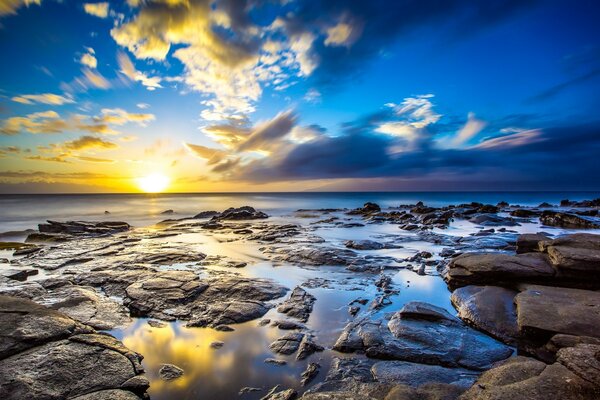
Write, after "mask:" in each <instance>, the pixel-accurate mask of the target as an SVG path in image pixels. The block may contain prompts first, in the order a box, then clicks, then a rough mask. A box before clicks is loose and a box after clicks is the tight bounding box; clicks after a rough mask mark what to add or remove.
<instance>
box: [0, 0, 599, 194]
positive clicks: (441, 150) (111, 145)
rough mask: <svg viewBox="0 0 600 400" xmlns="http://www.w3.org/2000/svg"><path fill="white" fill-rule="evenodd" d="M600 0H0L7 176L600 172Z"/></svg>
mask: <svg viewBox="0 0 600 400" xmlns="http://www.w3.org/2000/svg"><path fill="white" fill-rule="evenodd" d="M599 20H600V2H598V1H596V0H577V1H572V0H571V1H559V0H546V1H533V0H531V1H530V0H503V1H499V0H480V1H478V0H456V1H447V0H421V1H416V0H398V1H388V0H369V1H363V0H327V1H316V0H312V1H308V0H146V1H144V0H123V1H110V2H90V3H86V2H84V1H74V0H62V1H60V0H0V54H1V55H2V57H1V59H0V193H85V192H94V193H95V192H144V191H146V192H148V191H169V192H221V191H233V192H239V191H242V192H243V191H251V192H262V191H265V192H267V191H371V190H372V191H451V190H457V191H458V190H469V191H477V190H486V191H487V190H491V191H504V190H527V191H534V190H593V191H596V190H600V173H599V171H600V161H599V159H600V113H599V111H598V110H599V109H600V24H599V23H598V21H599Z"/></svg>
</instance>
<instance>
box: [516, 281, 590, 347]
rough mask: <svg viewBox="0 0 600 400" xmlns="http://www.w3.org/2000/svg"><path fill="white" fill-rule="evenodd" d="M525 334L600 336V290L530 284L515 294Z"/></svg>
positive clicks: (521, 328)
mask: <svg viewBox="0 0 600 400" xmlns="http://www.w3.org/2000/svg"><path fill="white" fill-rule="evenodd" d="M515 303H516V305H517V323H518V325H519V330H520V331H521V333H522V334H525V335H527V336H529V337H532V338H536V337H540V339H542V340H547V339H548V338H549V336H551V335H553V334H556V333H564V334H570V335H577V336H591V337H600V329H599V327H600V292H597V291H591V290H581V289H570V288H558V287H551V286H539V285H527V286H524V290H523V291H522V292H521V293H519V294H518V295H517V296H516V297H515Z"/></svg>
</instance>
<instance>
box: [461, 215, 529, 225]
mask: <svg viewBox="0 0 600 400" xmlns="http://www.w3.org/2000/svg"><path fill="white" fill-rule="evenodd" d="M469 221H470V222H472V223H474V224H477V225H481V226H517V225H519V223H517V222H515V221H514V220H513V219H512V218H506V217H501V216H499V215H494V214H477V215H473V216H471V217H470V218H469Z"/></svg>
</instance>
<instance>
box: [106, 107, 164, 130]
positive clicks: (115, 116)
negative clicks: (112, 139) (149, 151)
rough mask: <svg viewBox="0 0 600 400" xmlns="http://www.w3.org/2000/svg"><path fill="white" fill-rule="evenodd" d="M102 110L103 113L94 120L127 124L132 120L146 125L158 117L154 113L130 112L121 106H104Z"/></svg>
mask: <svg viewBox="0 0 600 400" xmlns="http://www.w3.org/2000/svg"><path fill="white" fill-rule="evenodd" d="M101 112H102V115H100V116H97V117H94V121H96V122H99V123H103V124H113V125H125V124H126V123H129V122H132V123H135V124H137V125H139V126H143V127H145V126H147V125H148V122H151V121H154V120H155V119H156V117H155V116H154V114H147V113H146V114H144V113H130V112H127V111H125V110H123V109H121V108H103V109H102V110H101Z"/></svg>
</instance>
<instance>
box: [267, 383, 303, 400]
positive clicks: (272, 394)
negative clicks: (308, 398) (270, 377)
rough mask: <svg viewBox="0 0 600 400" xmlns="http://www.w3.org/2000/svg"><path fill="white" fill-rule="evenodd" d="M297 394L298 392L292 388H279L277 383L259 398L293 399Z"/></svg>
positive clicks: (271, 399) (270, 399) (269, 399)
mask: <svg viewBox="0 0 600 400" xmlns="http://www.w3.org/2000/svg"><path fill="white" fill-rule="evenodd" d="M297 395H298V393H297V392H296V391H295V390H294V389H286V390H279V385H277V386H275V387H274V388H273V389H271V390H270V391H269V393H267V395H266V396H264V397H261V399H260V400H293V399H295V398H296V396H297Z"/></svg>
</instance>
